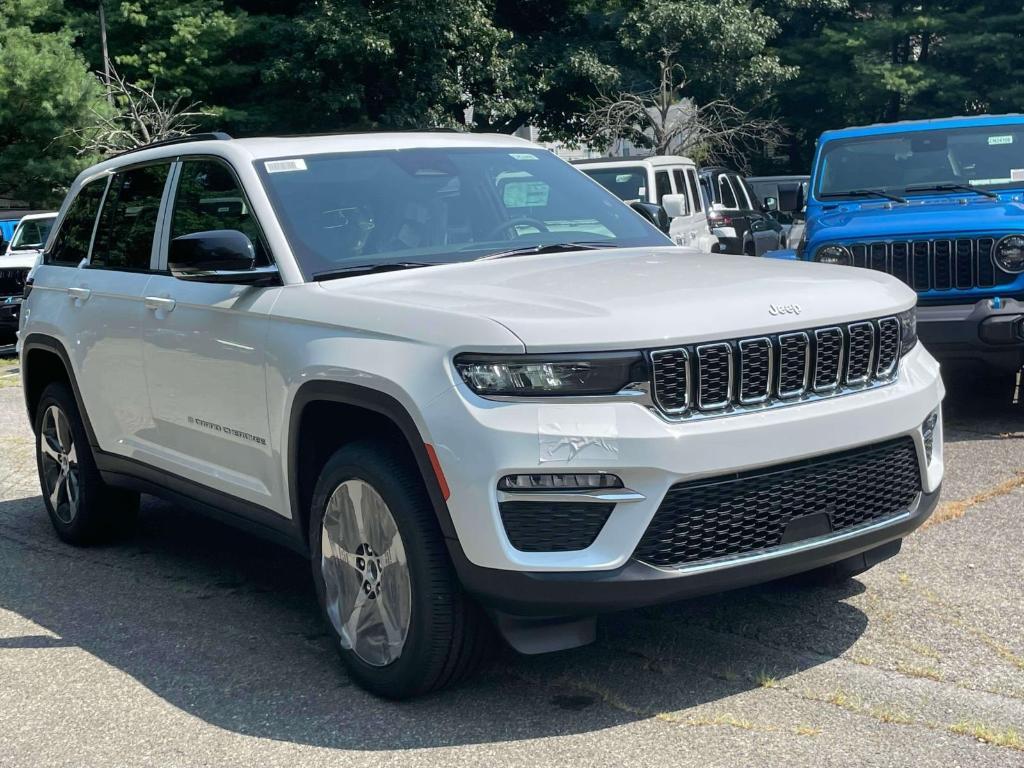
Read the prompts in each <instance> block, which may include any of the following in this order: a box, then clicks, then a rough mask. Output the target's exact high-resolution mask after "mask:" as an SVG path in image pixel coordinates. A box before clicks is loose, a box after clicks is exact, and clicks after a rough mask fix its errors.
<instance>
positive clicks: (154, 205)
mask: <svg viewBox="0 0 1024 768" xmlns="http://www.w3.org/2000/svg"><path fill="white" fill-rule="evenodd" d="M168 168H170V165H169V164H160V165H146V166H143V167H141V168H132V169H130V170H127V171H121V172H120V173H117V174H115V175H114V178H113V180H112V181H111V182H110V191H109V192H108V193H107V199H106V202H104V204H103V212H102V213H100V223H99V226H98V227H97V229H96V241H95V243H94V244H93V248H92V258H91V259H90V260H89V266H93V267H105V268H107V269H128V270H146V269H149V266H150V256H151V254H152V252H153V236H154V235H155V234H156V221H157V214H158V213H159V212H160V199H161V198H162V197H163V192H164V182H165V181H166V180H167V170H168Z"/></svg>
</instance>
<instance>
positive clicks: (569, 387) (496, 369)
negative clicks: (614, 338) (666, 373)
mask: <svg viewBox="0 0 1024 768" xmlns="http://www.w3.org/2000/svg"><path fill="white" fill-rule="evenodd" d="M455 367H456V369H457V370H458V372H459V375H460V376H461V377H462V380H463V381H464V382H466V384H467V385H468V386H469V388H470V389H472V390H473V391H474V392H476V393H477V394H478V395H485V396H486V395H494V396H506V397H545V396H552V395H556V396H557V395H610V394H614V393H616V392H618V391H619V390H621V389H623V388H624V387H625V386H626V385H627V384H630V383H632V382H635V381H646V380H647V379H648V375H647V368H646V365H645V364H644V358H643V355H641V354H640V353H639V352H603V353H601V352H599V353H593V354H572V355H539V354H538V355H472V354H467V355H459V356H458V357H456V358H455Z"/></svg>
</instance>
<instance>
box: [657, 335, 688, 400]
mask: <svg viewBox="0 0 1024 768" xmlns="http://www.w3.org/2000/svg"><path fill="white" fill-rule="evenodd" d="M674 353H676V354H677V353H682V355H683V368H684V369H685V370H686V393H685V394H684V401H685V405H683V407H682V408H666V407H665V406H664V405H662V403H661V400H660V399H659V398H658V396H657V392H658V366H657V357H656V356H657V355H662V354H674ZM650 358H651V387H652V391H653V395H654V399H655V402H656V403H657V406H658V407H659V408H660V409H661V410H662V411H663V412H664V413H670V414H679V413H686V412H687V411H688V410H690V405H691V404H692V403H693V366H692V365H691V364H690V352H689V351H688V350H687V349H686V347H669V348H667V349H656V350H653V351H652V352H651V353H650Z"/></svg>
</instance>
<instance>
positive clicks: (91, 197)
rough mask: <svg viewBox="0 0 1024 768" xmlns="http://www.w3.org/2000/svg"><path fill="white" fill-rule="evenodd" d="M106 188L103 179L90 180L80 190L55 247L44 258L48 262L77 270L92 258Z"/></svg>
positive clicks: (54, 241) (62, 224) (105, 180)
mask: <svg viewBox="0 0 1024 768" xmlns="http://www.w3.org/2000/svg"><path fill="white" fill-rule="evenodd" d="M106 188H107V179H106V178H102V179H94V180H93V181H90V182H89V183H88V184H86V185H85V186H84V187H82V188H81V189H80V190H79V191H78V196H77V197H75V199H74V200H72V201H71V205H70V206H68V212H67V213H66V214H64V221H63V222H61V225H60V229H58V230H57V234H56V235H55V236H54V238H53V247H51V248H50V250H49V251H47V252H46V254H45V255H44V256H43V261H44V263H46V264H60V265H63V266H72V267H77V266H78V265H79V263H81V261H82V259H84V258H85V257H86V256H88V254H89V241H90V240H92V231H93V229H94V228H95V226H96V214H97V213H98V212H99V209H100V202H102V200H103V192H104V190H105V189H106Z"/></svg>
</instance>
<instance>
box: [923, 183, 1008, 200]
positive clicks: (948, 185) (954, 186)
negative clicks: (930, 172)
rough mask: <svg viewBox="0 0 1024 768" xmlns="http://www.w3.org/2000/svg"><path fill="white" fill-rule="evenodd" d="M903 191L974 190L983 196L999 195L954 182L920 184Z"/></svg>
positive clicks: (993, 196)
mask: <svg viewBox="0 0 1024 768" xmlns="http://www.w3.org/2000/svg"><path fill="white" fill-rule="evenodd" d="M903 191H904V192H975V193H976V194H979V195H984V196H985V197H991V198H992V199H993V200H998V199H999V195H997V194H996V193H995V192H992V191H991V190H988V189H981V188H980V187H972V186H970V185H968V184H955V183H952V182H950V183H943V184H922V185H920V186H918V187H906V188H905V189H904V190H903Z"/></svg>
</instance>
